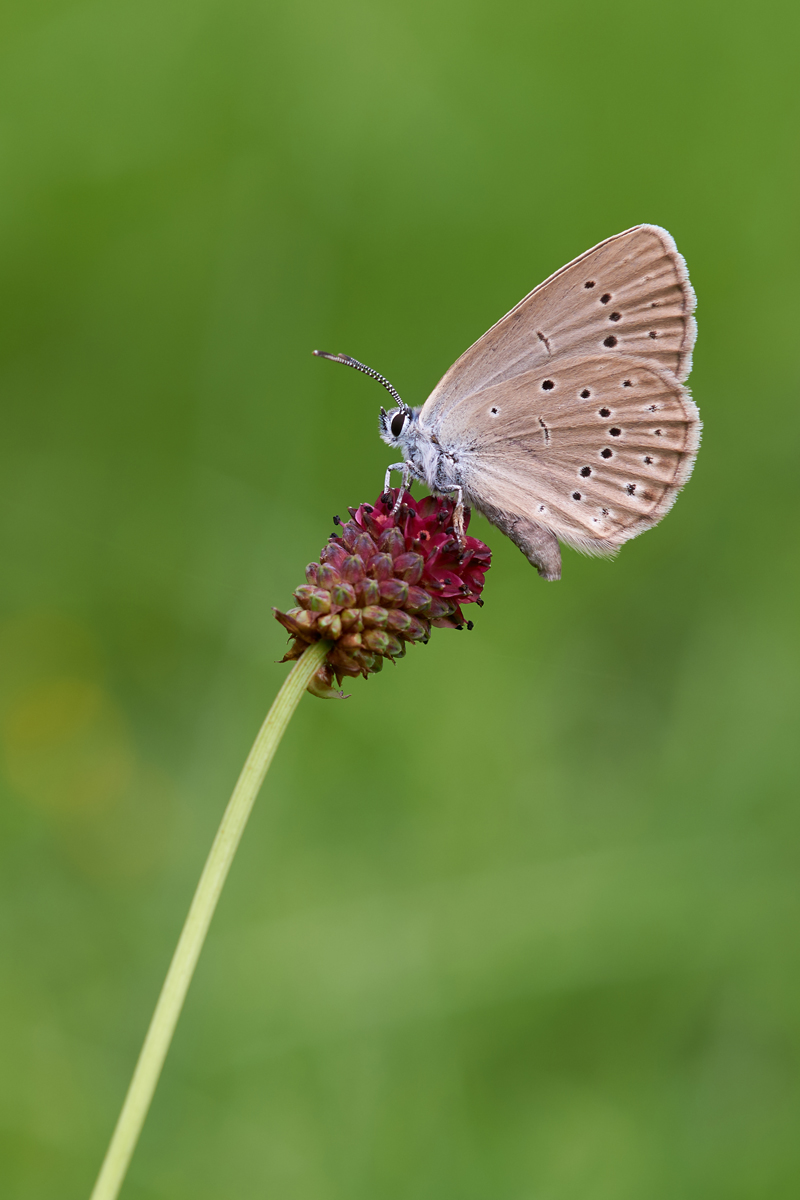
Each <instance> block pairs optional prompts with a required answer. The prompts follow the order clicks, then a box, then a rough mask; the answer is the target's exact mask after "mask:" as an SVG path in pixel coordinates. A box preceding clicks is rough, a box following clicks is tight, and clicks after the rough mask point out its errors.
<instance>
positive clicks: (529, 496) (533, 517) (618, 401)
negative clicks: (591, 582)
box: [423, 353, 701, 578]
mask: <svg viewBox="0 0 800 1200" xmlns="http://www.w3.org/2000/svg"><path fill="white" fill-rule="evenodd" d="M423 412H424V410H423ZM700 429H701V425H700V418H699V415H698V412H697V408H696V406H695V404H694V402H693V401H692V399H691V397H690V395H689V392H688V391H687V389H686V388H685V387H684V386H683V385H682V384H681V383H680V382H679V381H678V379H677V378H676V377H675V375H674V374H673V373H672V372H671V371H669V370H666V369H665V368H664V367H662V366H660V365H659V364H657V363H655V362H645V361H644V360H643V359H641V358H629V357H625V356H622V355H619V354H613V355H601V354H598V353H594V354H589V355H579V356H576V357H567V358H562V359H560V360H558V361H556V362H554V363H552V364H551V365H550V366H549V368H548V369H547V370H546V371H544V370H541V369H540V370H535V371H525V372H523V373H522V374H519V375H516V376H515V377H514V378H512V379H509V380H505V381H504V382H501V383H495V384H491V385H490V386H488V387H484V388H482V389H481V390H480V391H477V392H475V393H473V394H472V395H470V396H467V397H464V398H463V399H462V400H461V402H460V403H458V404H455V405H452V406H450V407H448V408H447V409H446V410H445V412H444V414H443V415H442V417H441V419H440V421H439V423H438V426H437V437H438V440H439V443H440V446H441V448H442V450H444V451H445V452H446V453H449V454H452V455H453V456H454V457H455V458H456V459H457V460H458V469H459V473H460V477H461V479H462V480H463V484H464V492H465V498H467V499H468V500H469V502H470V503H472V504H474V505H475V506H476V507H477V508H479V509H480V510H481V511H483V512H484V513H485V514H486V515H487V516H488V517H489V519H490V520H492V521H494V522H495V524H497V525H498V526H499V527H500V528H501V529H503V531H504V532H506V533H508V534H509V536H510V537H511V538H512V539H513V540H514V541H516V542H517V544H518V545H520V547H521V549H523V551H524V552H525V553H526V554H527V555H528V557H529V558H530V559H531V561H532V562H534V563H535V564H536V565H537V566H538V567H539V569H540V571H541V573H542V574H544V575H545V576H546V577H548V578H558V569H559V566H560V558H559V557H558V551H557V544H556V542H555V538H556V537H557V538H559V539H560V540H561V541H563V542H566V543H567V544H568V545H571V546H574V547H575V548H576V549H579V550H583V551H584V552H588V553H593V554H613V553H614V551H615V550H616V549H617V548H618V547H619V546H621V545H622V543H623V542H626V541H628V540H629V539H630V538H632V537H635V536H636V535H637V534H639V533H643V532H644V530H646V529H650V528H651V527H652V526H653V525H655V524H656V523H657V522H658V521H660V520H661V518H662V517H663V516H664V514H665V513H666V512H667V511H668V510H669V508H670V507H671V506H672V504H673V503H674V500H675V497H676V496H677V494H678V491H679V489H680V488H681V487H682V485H683V484H684V483H685V482H686V480H687V479H688V477H689V475H690V473H691V470H692V466H693V464H694V459H695V455H696V453H697V447H698V445H699V441H700ZM548 534H549V536H548ZM537 539H538V540H537ZM540 543H541V544H540ZM547 547H549V552H548V553H549V558H548V553H546V551H547Z"/></svg>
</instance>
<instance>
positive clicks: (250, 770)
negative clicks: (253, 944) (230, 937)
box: [91, 642, 330, 1200]
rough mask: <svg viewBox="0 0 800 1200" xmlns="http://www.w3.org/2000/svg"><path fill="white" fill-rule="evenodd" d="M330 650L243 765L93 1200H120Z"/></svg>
mask: <svg viewBox="0 0 800 1200" xmlns="http://www.w3.org/2000/svg"><path fill="white" fill-rule="evenodd" d="M329 649H330V642H315V643H314V644H313V645H312V646H309V648H308V649H307V650H306V652H305V653H304V654H303V656H302V658H301V659H299V661H298V662H297V663H296V664H295V666H294V668H293V669H292V671H291V672H290V674H289V675H288V676H287V678H286V680H285V681H284V684H283V687H282V688H281V690H280V691H279V692H278V695H277V696H276V697H275V702H274V704H273V705H272V708H271V709H270V710H269V712H268V713H267V717H266V720H265V721H264V724H263V725H262V726H261V728H260V730H259V731H258V736H257V737H256V740H255V742H254V743H253V748H252V750H251V751H250V753H249V754H248V756H247V761H246V762H245V764H244V766H243V767H242V773H241V775H240V776H239V779H238V781H237V784H236V787H235V788H234V789H233V795H232V796H231V798H230V800H229V802H228V807H227V808H226V809H225V813H224V815H223V818H222V821H221V823H220V827H219V829H218V830H217V836H216V837H215V838H214V844H213V846H212V847H211V850H210V852H209V855H208V858H207V859H206V865H205V867H204V868H203V874H202V875H201V876H200V882H199V883H198V885H197V891H196V892H195V894H194V899H193V900H192V904H191V907H190V909H189V915H188V916H187V918H186V921H185V922H184V926H183V930H182V931H181V936H180V939H179V941H178V945H177V947H176V949H175V953H174V955H173V957H172V962H171V963H170V967H169V971H168V972H167V977H166V979H165V980H164V986H163V987H162V989H161V995H160V996H159V998H158V1004H157V1005H156V1010H155V1012H154V1013H153V1019H152V1021H151V1022H150V1028H149V1029H148V1031H147V1037H146V1038H145V1040H144V1045H143V1046H142V1050H141V1053H140V1055H139V1061H138V1062H137V1064H136V1070H135V1071H134V1073H133V1078H132V1079H131V1083H130V1087H129V1088H128V1094H127V1096H126V1097H125V1103H124V1104H123V1106H122V1112H121V1113H120V1115H119V1120H118V1121H117V1127H116V1129H115V1130H114V1135H113V1137H112V1138H111V1142H110V1144H109V1147H108V1150H107V1152H106V1156H105V1159H104V1160H103V1165H102V1167H101V1168H100V1174H99V1175H98V1177H97V1183H96V1184H95V1185H94V1191H93V1192H92V1196H91V1200H115V1197H116V1196H117V1194H118V1193H119V1189H120V1188H121V1186H122V1182H123V1180H124V1178H125V1173H126V1171H127V1169H128V1164H129V1163H130V1160H131V1155H132V1154H133V1151H134V1149H135V1148H136V1143H137V1141H138V1139H139V1134H140V1133H141V1130H142V1126H143V1125H144V1122H145V1118H146V1116H147V1110H148V1109H149V1107H150V1101H151V1100H152V1099H153V1093H154V1092H155V1090H156V1084H157V1083H158V1077H159V1075H160V1074H161V1068H162V1067H163V1065H164V1059H165V1058H166V1057H167V1051H168V1050H169V1045H170V1042H171V1041H172V1035H173V1033H174V1032H175V1026H176V1025H177V1023H178V1017H179V1016H180V1013H181V1008H182V1007H183V1002H184V999H185V998H186V993H187V991H188V989H189V984H190V983H191V981H192V975H193V974H194V969H195V967H196V966H197V960H198V958H199V957H200V951H201V950H202V948H203V942H204V941H205V937H206V934H207V932H208V927H209V925H210V924H211V918H212V917H213V915H214V909H215V908H216V907H217V901H218V900H219V896H220V892H221V891H222V887H223V884H224V883H225V879H226V878H227V875H228V871H229V870H230V866H231V863H232V862H233V856H234V854H235V853H236V848H237V846H238V845H239V841H240V839H241V836H242V833H243V832H244V827H245V825H246V824H247V818H248V817H249V816H250V812H251V810H252V807H253V804H254V802H255V798H256V796H257V795H258V792H259V789H260V787H261V784H262V783H263V782H264V776H265V775H266V773H267V770H268V768H269V765H270V763H271V762H272V758H273V755H274V754H275V751H276V750H277V748H278V743H279V742H280V740H281V738H282V737H283V734H284V732H285V730H286V726H287V725H288V724H289V721H290V719H291V716H292V714H293V713H294V710H295V709H296V708H297V705H298V704H299V702H300V697H301V696H302V695H303V692H304V691H305V689H306V686H307V684H308V682H309V680H310V679H311V676H312V675H313V674H314V672H315V671H316V670H317V668H318V667H319V666H320V664H321V663H322V661H323V659H324V658H325V655H326V653H327V652H328V650H329Z"/></svg>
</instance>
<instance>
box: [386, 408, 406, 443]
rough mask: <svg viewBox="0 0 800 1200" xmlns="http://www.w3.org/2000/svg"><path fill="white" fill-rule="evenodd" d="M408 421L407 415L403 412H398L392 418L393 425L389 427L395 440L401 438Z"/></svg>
mask: <svg viewBox="0 0 800 1200" xmlns="http://www.w3.org/2000/svg"><path fill="white" fill-rule="evenodd" d="M406 420H407V414H406V413H404V412H403V411H402V410H401V411H400V412H396V413H395V414H394V416H393V417H392V423H391V425H390V426H389V428H390V429H391V431H392V437H394V438H399V437H400V434H401V433H402V432H403V430H404V429H405V427H406Z"/></svg>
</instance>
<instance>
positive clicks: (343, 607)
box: [274, 490, 492, 697]
mask: <svg viewBox="0 0 800 1200" xmlns="http://www.w3.org/2000/svg"><path fill="white" fill-rule="evenodd" d="M397 495H398V493H397V491H396V490H392V491H389V492H386V493H385V494H384V495H382V496H380V497H379V498H378V500H377V502H376V504H375V505H374V506H373V505H371V504H362V505H360V506H359V507H358V508H350V509H348V512H349V513H350V517H351V519H350V520H349V521H348V522H347V523H346V524H344V525H342V526H341V533H340V534H338V535H332V536H331V537H330V538H329V539H328V543H327V545H326V546H325V547H324V548H323V550H322V553H321V554H320V561H319V562H318V563H310V564H309V565H308V566H307V567H306V581H307V582H306V583H305V584H304V585H303V586H302V587H299V588H298V589H297V590H296V591H295V593H294V596H295V600H296V601H297V604H298V607H297V608H290V609H289V611H288V612H285V613H283V612H279V610H278V609H274V612H275V617H276V618H277V620H278V621H280V623H281V624H282V625H283V626H284V628H286V629H288V631H289V633H290V634H291V635H292V637H293V639H294V640H293V642H292V645H291V646H290V648H289V651H288V653H287V654H286V655H285V657H284V659H283V661H284V662H286V661H287V660H289V659H294V658H299V657H300V655H301V654H302V653H303V651H304V650H305V649H306V648H307V647H308V646H309V645H311V643H312V642H316V641H319V640H320V639H321V638H324V639H325V640H326V641H330V642H332V643H333V645H332V647H331V649H330V652H329V653H328V657H327V658H326V660H325V662H324V663H323V665H322V667H320V669H319V671H318V672H317V674H316V675H315V676H314V678H313V679H312V681H311V683H310V684H309V687H308V690H309V691H310V692H312V693H313V694H314V695H316V696H323V697H328V696H334V695H336V694H337V693H336V692H334V690H333V680H334V678H336V680H337V681H338V682H339V683H341V681H342V678H343V677H345V676H357V675H363V676H364V677H365V678H366V677H367V675H371V674H374V673H375V672H376V671H380V670H381V668H382V667H383V660H384V659H385V658H389V659H392V660H394V659H396V658H402V656H403V655H404V654H405V652H406V645H407V643H408V642H422V643H425V642H427V641H428V638H429V637H430V632H431V627H432V626H437V627H438V628H440V629H462V628H463V627H464V625H466V626H467V628H468V629H471V628H472V622H471V621H466V620H465V618H464V614H463V612H462V611H461V605H462V604H472V603H477V604H482V603H483V601H482V600H481V598H480V595H481V592H482V590H483V584H484V577H485V575H486V572H487V571H488V569H489V567H490V565H491V559H492V552H491V550H490V549H489V547H488V546H486V545H484V543H483V542H480V541H478V539H477V538H472V537H466V536H465V537H464V538H463V541H461V542H459V541H458V540H457V539H456V538H454V537H453V536H452V535H453V531H454V529H455V520H454V517H455V504H454V502H453V501H452V500H447V499H445V498H443V497H441V496H438V497H437V496H426V497H425V498H424V499H422V500H419V501H417V500H415V499H414V498H413V496H411V494H410V493H409V492H405V493H404V494H403V497H402V502H401V504H400V507H399V508H398V510H397V512H396V513H395V512H393V511H392V510H393V508H394V504H395V501H396V499H397ZM469 518H470V511H469V509H465V510H464V529H465V531H466V529H467V527H468V525H469Z"/></svg>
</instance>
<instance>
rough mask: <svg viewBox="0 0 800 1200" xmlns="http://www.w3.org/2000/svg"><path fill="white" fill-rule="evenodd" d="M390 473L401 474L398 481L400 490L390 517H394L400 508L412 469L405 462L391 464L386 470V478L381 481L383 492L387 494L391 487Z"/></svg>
mask: <svg viewBox="0 0 800 1200" xmlns="http://www.w3.org/2000/svg"><path fill="white" fill-rule="evenodd" d="M392 471H400V472H402V478H401V480H400V490H399V491H398V493H397V499H396V500H395V503H394V508H393V509H392V515H394V514H395V513H396V512H397V510H398V509H399V507H400V504H401V501H402V499H403V493H404V492H405V491H406V489H407V488H408V481H409V479H410V478H411V475H412V474H413V469H412V466H411V463H407V462H401V463H392V465H391V466H390V467H387V468H386V478H385V479H384V481H383V490H384V492H388V491H389V489H390V487H391V484H392Z"/></svg>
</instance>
